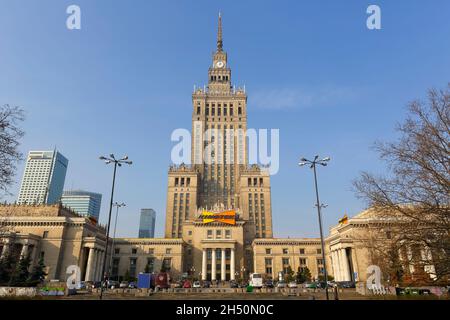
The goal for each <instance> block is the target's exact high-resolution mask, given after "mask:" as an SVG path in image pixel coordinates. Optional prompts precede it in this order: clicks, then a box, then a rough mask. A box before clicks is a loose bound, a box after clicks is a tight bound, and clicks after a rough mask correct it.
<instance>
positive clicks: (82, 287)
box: [77, 281, 87, 290]
mask: <svg viewBox="0 0 450 320" xmlns="http://www.w3.org/2000/svg"><path fill="white" fill-rule="evenodd" d="M86 289H87V285H86V282H85V281H80V283H79V284H78V287H77V290H86Z"/></svg>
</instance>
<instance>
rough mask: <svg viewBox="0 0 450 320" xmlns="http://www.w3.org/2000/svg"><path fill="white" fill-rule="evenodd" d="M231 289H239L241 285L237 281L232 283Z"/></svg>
mask: <svg viewBox="0 0 450 320" xmlns="http://www.w3.org/2000/svg"><path fill="white" fill-rule="evenodd" d="M230 288H239V284H238V283H237V282H236V281H230Z"/></svg>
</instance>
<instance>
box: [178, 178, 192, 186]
mask: <svg viewBox="0 0 450 320" xmlns="http://www.w3.org/2000/svg"><path fill="white" fill-rule="evenodd" d="M190 185H191V178H183V177H181V178H178V177H177V178H175V187H179V186H180V187H184V186H186V187H189V186H190Z"/></svg>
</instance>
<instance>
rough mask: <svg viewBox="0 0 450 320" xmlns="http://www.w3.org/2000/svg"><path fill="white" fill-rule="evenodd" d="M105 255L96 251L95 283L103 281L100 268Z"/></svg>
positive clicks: (100, 251)
mask: <svg viewBox="0 0 450 320" xmlns="http://www.w3.org/2000/svg"><path fill="white" fill-rule="evenodd" d="M104 254H105V252H104V251H102V250H99V251H98V262H97V272H96V273H97V281H102V280H103V275H102V266H103V255H104Z"/></svg>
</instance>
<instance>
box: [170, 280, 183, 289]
mask: <svg viewBox="0 0 450 320" xmlns="http://www.w3.org/2000/svg"><path fill="white" fill-rule="evenodd" d="M170 286H171V287H172V288H183V281H177V282H174V283H172V284H171V285H170Z"/></svg>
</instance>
